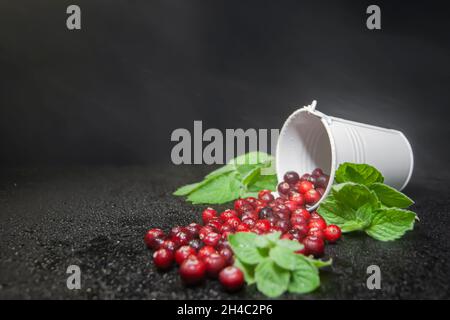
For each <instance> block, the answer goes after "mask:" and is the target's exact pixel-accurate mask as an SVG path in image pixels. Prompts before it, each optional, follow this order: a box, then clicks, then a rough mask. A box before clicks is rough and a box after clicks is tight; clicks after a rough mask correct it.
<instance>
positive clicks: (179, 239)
mask: <svg viewBox="0 0 450 320" xmlns="http://www.w3.org/2000/svg"><path fill="white" fill-rule="evenodd" d="M172 240H173V241H174V242H175V244H176V245H177V247H181V246H185V245H187V244H188V243H189V241H190V240H191V237H189V235H188V234H187V232H185V231H180V232H178V233H177V234H176V235H175V236H173V237H172Z"/></svg>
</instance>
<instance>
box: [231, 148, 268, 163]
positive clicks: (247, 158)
mask: <svg viewBox="0 0 450 320" xmlns="http://www.w3.org/2000/svg"><path fill="white" fill-rule="evenodd" d="M273 159H274V157H273V156H271V155H269V154H267V153H265V152H260V151H253V152H249V153H246V154H243V155H240V156H238V157H236V158H234V159H232V160H230V161H229V162H228V163H229V164H233V165H235V166H242V165H261V164H262V165H266V164H267V163H269V162H270V161H273Z"/></svg>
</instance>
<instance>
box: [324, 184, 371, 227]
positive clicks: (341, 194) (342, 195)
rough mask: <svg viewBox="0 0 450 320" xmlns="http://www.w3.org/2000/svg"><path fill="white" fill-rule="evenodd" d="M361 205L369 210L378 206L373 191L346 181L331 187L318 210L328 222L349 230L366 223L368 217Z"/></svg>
mask: <svg viewBox="0 0 450 320" xmlns="http://www.w3.org/2000/svg"><path fill="white" fill-rule="evenodd" d="M363 206H364V208H365V210H370V211H373V210H376V209H378V208H379V207H380V203H379V201H378V198H377V196H376V194H375V192H373V191H371V190H369V188H367V187H366V186H364V185H362V184H356V183H353V182H346V183H341V184H337V185H334V186H333V187H332V189H331V194H330V195H328V197H327V198H326V199H325V200H324V201H323V202H322V203H321V204H320V207H319V209H318V212H319V214H320V215H321V216H322V217H323V218H324V219H325V220H326V221H327V223H328V224H336V225H338V226H339V227H341V229H342V231H343V232H350V231H355V230H361V229H363V228H364V226H365V225H367V223H368V219H367V218H366V217H365V216H364V214H363V212H362V211H361V210H362V209H361V207H363ZM358 210H360V212H358Z"/></svg>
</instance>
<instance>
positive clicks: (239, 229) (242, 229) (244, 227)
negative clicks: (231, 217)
mask: <svg viewBox="0 0 450 320" xmlns="http://www.w3.org/2000/svg"><path fill="white" fill-rule="evenodd" d="M248 231H250V228H249V227H248V225H246V224H245V223H241V224H240V225H238V226H237V228H236V232H248Z"/></svg>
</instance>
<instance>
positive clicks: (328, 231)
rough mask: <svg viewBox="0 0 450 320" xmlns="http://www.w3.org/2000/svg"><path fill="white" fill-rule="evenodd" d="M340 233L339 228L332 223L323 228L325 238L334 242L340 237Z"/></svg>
mask: <svg viewBox="0 0 450 320" xmlns="http://www.w3.org/2000/svg"><path fill="white" fill-rule="evenodd" d="M341 233H342V231H341V228H339V227H338V226H336V225H334V224H330V225H329V226H328V227H326V228H325V229H324V230H323V234H324V237H325V240H327V241H328V242H331V243H333V242H336V241H337V240H338V239H339V238H340V237H341Z"/></svg>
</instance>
